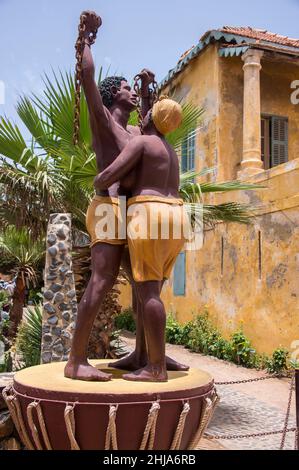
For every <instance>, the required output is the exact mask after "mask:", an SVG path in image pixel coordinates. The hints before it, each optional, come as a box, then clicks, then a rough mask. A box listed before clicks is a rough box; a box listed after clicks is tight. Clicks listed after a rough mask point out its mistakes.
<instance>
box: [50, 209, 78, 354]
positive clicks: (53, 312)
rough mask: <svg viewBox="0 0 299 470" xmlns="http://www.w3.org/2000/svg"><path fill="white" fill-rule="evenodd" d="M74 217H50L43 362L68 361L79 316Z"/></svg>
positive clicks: (65, 215)
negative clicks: (73, 233)
mask: <svg viewBox="0 0 299 470" xmlns="http://www.w3.org/2000/svg"><path fill="white" fill-rule="evenodd" d="M71 250H72V241H71V214H51V215H50V219H49V223H48V230H47V252H46V265H45V272H44V286H45V287H44V292H43V294H44V302H43V326H42V348H41V363H49V362H52V361H66V360H67V359H68V354H69V351H70V347H71V341H72V336H73V331H74V327H75V321H76V316H77V300H76V291H75V282H74V275H73V269H72V258H71Z"/></svg>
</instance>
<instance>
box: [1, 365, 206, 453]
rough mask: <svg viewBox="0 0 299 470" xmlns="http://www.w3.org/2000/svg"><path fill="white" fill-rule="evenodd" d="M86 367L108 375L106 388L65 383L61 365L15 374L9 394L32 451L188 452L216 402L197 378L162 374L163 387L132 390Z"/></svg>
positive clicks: (142, 385) (136, 385) (135, 385)
mask: <svg viewBox="0 0 299 470" xmlns="http://www.w3.org/2000/svg"><path fill="white" fill-rule="evenodd" d="M90 362H91V364H92V365H94V366H96V367H98V368H100V369H101V370H103V371H105V372H110V373H112V374H113V378H112V380H111V381H109V382H84V381H81V380H71V379H68V378H65V377H64V375H63V370H64V366H65V362H55V363H51V364H43V365H40V366H35V367H30V368H28V369H24V370H22V371H20V372H17V373H16V374H15V377H14V384H13V389H11V390H10V392H9V393H10V397H11V400H12V402H13V406H14V407H15V410H16V411H18V410H17V408H19V413H20V412H21V421H23V427H25V433H26V434H27V438H29V440H30V442H31V444H32V448H34V449H36V448H38V447H39V446H40V447H41V448H44V449H46V448H52V449H55V450H60V449H65V450H68V449H71V448H76V446H78V448H79V449H82V450H90V449H94V450H100V449H105V448H106V449H115V448H118V449H119V450H138V449H140V446H142V441H145V440H146V441H147V443H146V444H144V442H143V446H144V447H143V448H145V449H148V448H152V449H156V450H168V449H170V448H171V447H172V448H173V446H174V448H175V449H178V448H180V449H187V448H189V446H190V444H191V442H192V441H194V438H195V436H197V435H198V429H199V428H200V427H201V422H202V420H205V419H206V417H207V416H206V415H207V413H206V411H207V404H211V403H212V402H213V403H214V402H215V400H214V398H215V389H214V382H213V379H212V377H211V376H210V375H209V374H208V373H207V372H204V371H201V370H197V369H190V370H189V371H188V372H168V377H169V380H168V382H163V383H153V382H130V381H126V380H123V379H122V374H123V373H124V371H120V370H117V369H113V368H109V367H108V361H107V360H93V361H90ZM14 402H15V404H14ZM30 404H31V405H30ZM28 408H29V413H28ZM210 408H211V411H212V408H213V407H212V406H210ZM66 410H68V411H67V413H66ZM182 412H183V413H182ZM15 414H16V416H18V418H19V419H20V415H19V414H18V413H15ZM210 414H211V413H210ZM66 415H67V419H66ZM28 418H29V420H28ZM30 418H31V419H30ZM179 422H180V425H179ZM21 424H22V423H21ZM19 425H20V423H19ZM42 428H44V429H42ZM178 428H179V429H180V432H178V431H177V430H178ZM45 430H46V437H45ZM23 434H24V429H23ZM178 434H180V436H178ZM146 435H148V439H147V438H146V437H145V436H146ZM47 436H48V438H49V441H48V444H46V440H47ZM72 436H73V437H74V439H72ZM176 439H177V443H176V444H174V440H176ZM178 440H179V444H178ZM150 441H151V442H150ZM37 443H38V444H37Z"/></svg>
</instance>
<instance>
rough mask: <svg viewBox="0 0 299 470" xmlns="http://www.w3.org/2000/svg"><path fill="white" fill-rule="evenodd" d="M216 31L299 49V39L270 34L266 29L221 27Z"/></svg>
mask: <svg viewBox="0 0 299 470" xmlns="http://www.w3.org/2000/svg"><path fill="white" fill-rule="evenodd" d="M218 31H222V32H224V33H229V34H237V35H239V36H245V37H246V38H252V39H256V40H257V41H269V42H272V43H276V44H281V45H283V46H290V47H299V39H293V38H289V37H288V36H281V35H280V34H275V33H271V32H270V31H267V30H266V29H255V28H251V27H250V26H245V27H244V26H242V27H236V26H223V28H220V29H219V30H218Z"/></svg>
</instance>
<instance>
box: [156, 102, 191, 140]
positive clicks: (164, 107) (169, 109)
mask: <svg viewBox="0 0 299 470" xmlns="http://www.w3.org/2000/svg"><path fill="white" fill-rule="evenodd" d="M182 117H183V113H182V107H181V105H179V103H177V102H176V101H174V100H171V99H170V98H168V96H166V95H162V96H161V97H160V98H159V100H158V101H157V102H156V103H155V104H154V106H153V111H152V119H153V122H154V124H155V126H156V128H157V130H158V131H159V132H160V133H161V134H163V135H165V134H168V133H169V132H172V131H174V130H175V129H177V128H178V127H179V126H180V125H181V123H182Z"/></svg>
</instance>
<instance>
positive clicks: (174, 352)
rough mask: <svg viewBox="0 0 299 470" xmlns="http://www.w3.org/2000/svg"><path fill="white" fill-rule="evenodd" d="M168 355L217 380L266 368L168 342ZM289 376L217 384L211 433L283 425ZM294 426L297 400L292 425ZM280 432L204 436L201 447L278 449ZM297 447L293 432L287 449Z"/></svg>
mask: <svg viewBox="0 0 299 470" xmlns="http://www.w3.org/2000/svg"><path fill="white" fill-rule="evenodd" d="M122 339H123V341H124V342H125V344H126V346H127V347H128V348H129V349H132V348H133V347H134V342H135V340H134V337H133V335H131V334H129V333H128V334H125V335H124V336H123V337H122ZM166 349H167V354H168V355H169V356H171V357H173V358H174V359H176V360H178V361H180V362H183V363H185V364H189V365H190V366H191V367H194V368H200V369H205V370H207V371H208V372H209V373H210V374H211V375H212V376H213V377H214V379H215V382H224V381H232V380H244V379H254V378H258V377H263V376H265V375H266V373H265V372H264V371H257V370H252V369H246V368H244V367H240V366H237V365H235V364H232V363H229V362H226V361H222V360H219V359H216V358H214V357H211V356H203V355H201V354H196V353H191V352H190V351H188V350H187V349H185V348H183V347H182V346H175V345H167V347H166ZM289 389H290V380H289V379H268V380H264V381H259V382H253V383H249V384H238V385H221V386H217V390H218V393H219V395H220V403H219V405H218V407H217V409H216V411H215V414H214V417H213V419H212V421H211V423H210V425H209V428H208V433H209V434H251V433H260V432H268V431H272V430H273V431H275V430H280V429H282V428H283V424H284V419H285V414H286V409H287V403H288V396H289ZM294 426H295V404H294V399H293V403H292V408H291V417H290V422H289V426H288V427H290V428H292V427H294ZM280 441H281V435H274V436H265V437H258V438H250V439H249V438H246V439H234V440H213V441H208V440H207V439H204V440H203V441H202V442H201V446H200V447H201V448H202V449H218V450H225V449H240V450H242V449H243V450H245V449H251V450H254V449H263V450H270V449H279V445H280ZM293 448H294V433H293V432H292V433H289V434H288V435H287V438H286V444H285V449H293Z"/></svg>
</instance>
